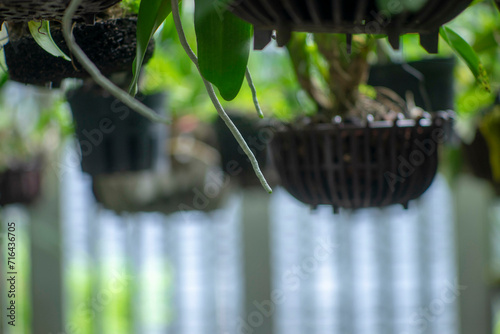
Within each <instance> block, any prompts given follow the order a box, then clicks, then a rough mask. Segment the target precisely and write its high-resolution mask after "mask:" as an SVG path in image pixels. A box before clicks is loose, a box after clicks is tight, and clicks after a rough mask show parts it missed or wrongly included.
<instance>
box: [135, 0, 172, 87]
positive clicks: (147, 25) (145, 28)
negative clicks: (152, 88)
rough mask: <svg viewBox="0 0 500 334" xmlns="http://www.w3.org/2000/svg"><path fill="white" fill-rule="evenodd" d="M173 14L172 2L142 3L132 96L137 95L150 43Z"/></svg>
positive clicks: (138, 20) (147, 1)
mask: <svg viewBox="0 0 500 334" xmlns="http://www.w3.org/2000/svg"><path fill="white" fill-rule="evenodd" d="M171 12H172V5H171V2H170V0H145V1H141V6H140V8H139V15H138V18H137V54H136V58H135V60H134V64H133V68H132V73H133V76H134V77H133V80H132V84H131V85H130V93H131V94H132V95H136V94H137V82H138V81H139V75H140V74H141V68H142V64H143V63H144V57H145V56H146V51H147V50H148V45H149V42H150V41H151V39H152V38H153V36H154V34H155V32H156V31H157V30H158V28H159V27H160V26H161V24H162V23H163V21H165V19H166V18H167V16H168V15H170V13H171Z"/></svg>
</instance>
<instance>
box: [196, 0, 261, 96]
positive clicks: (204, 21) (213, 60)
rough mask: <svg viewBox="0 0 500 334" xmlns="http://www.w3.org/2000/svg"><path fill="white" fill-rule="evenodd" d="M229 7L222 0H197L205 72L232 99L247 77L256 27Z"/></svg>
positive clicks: (221, 91) (202, 67) (200, 62)
mask: <svg viewBox="0 0 500 334" xmlns="http://www.w3.org/2000/svg"><path fill="white" fill-rule="evenodd" d="M225 6H226V5H225V1H221V0H195V19H194V23H195V30H196V40H197V45H198V61H199V65H200V71H201V74H202V75H203V77H204V78H205V79H206V80H208V81H210V82H211V83H212V84H214V85H215V86H216V87H217V88H218V89H219V92H220V94H221V96H222V98H223V99H225V100H227V101H230V100H233V99H234V98H235V97H236V96H237V95H238V93H239V91H240V89H241V86H242V84H243V81H244V79H245V73H246V69H247V65H248V59H249V57H250V47H251V41H252V29H253V28H252V25H251V24H249V23H247V22H245V21H243V20H241V19H239V18H237V17H236V16H234V15H233V14H232V13H231V12H230V11H228V10H227V9H226V7H225Z"/></svg>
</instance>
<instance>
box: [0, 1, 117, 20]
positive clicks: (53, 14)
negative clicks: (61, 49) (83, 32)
mask: <svg viewBox="0 0 500 334" xmlns="http://www.w3.org/2000/svg"><path fill="white" fill-rule="evenodd" d="M120 1H121V0H83V1H82V4H81V6H80V7H79V9H78V10H77V12H76V13H75V19H84V20H85V21H87V22H90V21H93V16H94V15H95V14H98V13H100V12H102V11H104V10H105V9H107V8H109V7H111V6H113V5H114V4H116V3H118V2H120ZM70 2H71V1H70V0H0V22H3V21H13V22H28V21H32V20H61V19H62V17H63V16H64V12H65V10H66V8H67V7H68V5H69V3H70Z"/></svg>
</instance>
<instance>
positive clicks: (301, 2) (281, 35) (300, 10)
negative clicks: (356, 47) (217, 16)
mask: <svg viewBox="0 0 500 334" xmlns="http://www.w3.org/2000/svg"><path fill="white" fill-rule="evenodd" d="M471 3H472V0H428V1H427V2H426V4H425V5H424V6H423V7H422V8H421V9H420V10H418V11H416V12H399V11H400V10H399V7H398V2H395V5H394V6H388V8H389V9H384V10H381V9H379V8H378V7H377V1H376V0H234V1H233V2H232V3H231V5H230V8H231V10H232V12H233V13H235V14H236V15H238V16H239V17H241V18H242V19H244V20H246V21H248V22H250V23H252V24H253V25H254V26H255V28H256V29H255V30H256V32H257V33H258V32H260V31H269V30H277V31H278V43H279V44H281V45H284V44H286V43H287V41H288V39H289V36H290V32H291V31H303V32H318V33H342V34H387V35H388V36H389V41H390V42H391V44H392V46H393V47H394V48H396V49H397V48H398V47H399V36H400V35H402V34H406V33H419V34H421V43H422V45H423V46H424V47H425V48H426V49H427V50H428V51H429V52H434V53H435V52H437V42H438V33H439V27H440V26H441V25H443V24H444V23H446V22H448V21H450V20H452V19H453V18H455V17H456V16H457V15H458V14H460V13H461V12H462V11H463V10H465V9H466V8H467V6H469V5H470V4H471ZM265 36H267V38H264V39H263V40H259V42H258V43H257V45H256V46H257V48H262V47H263V46H265V44H267V43H268V42H269V41H270V40H271V35H270V34H269V33H266V35H265Z"/></svg>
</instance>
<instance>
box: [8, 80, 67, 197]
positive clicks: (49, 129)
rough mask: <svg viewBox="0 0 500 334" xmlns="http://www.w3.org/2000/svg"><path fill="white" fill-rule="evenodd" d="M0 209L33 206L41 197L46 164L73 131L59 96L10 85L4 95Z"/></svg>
mask: <svg viewBox="0 0 500 334" xmlns="http://www.w3.org/2000/svg"><path fill="white" fill-rule="evenodd" d="M0 98H1V105H2V113H0V205H2V206H3V205H7V204H14V203H18V204H31V203H33V202H34V201H35V200H36V199H37V198H38V196H39V195H40V194H41V174H42V170H43V168H44V165H45V164H44V162H45V161H44V160H45V158H47V157H51V156H54V155H55V154H56V152H57V149H58V147H59V145H60V143H61V142H62V140H63V138H64V137H66V136H68V135H69V134H70V133H71V131H72V127H71V122H70V120H69V117H68V115H69V114H68V112H67V110H66V108H65V107H64V103H63V100H62V99H61V97H60V96H57V95H54V94H52V93H49V92H47V91H41V90H36V89H32V88H24V87H21V86H19V85H11V84H7V85H6V86H4V87H2V91H1V97H0Z"/></svg>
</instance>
